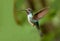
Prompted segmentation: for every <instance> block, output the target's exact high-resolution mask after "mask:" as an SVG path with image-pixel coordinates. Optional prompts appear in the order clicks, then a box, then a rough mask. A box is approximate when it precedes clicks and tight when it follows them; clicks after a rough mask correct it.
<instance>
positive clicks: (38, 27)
mask: <svg viewBox="0 0 60 41" xmlns="http://www.w3.org/2000/svg"><path fill="white" fill-rule="evenodd" d="M35 25H36V28H37V30H38V32H39V34H40V36H43V33H42V31H41V28H40V26H39V23H38V22H35Z"/></svg>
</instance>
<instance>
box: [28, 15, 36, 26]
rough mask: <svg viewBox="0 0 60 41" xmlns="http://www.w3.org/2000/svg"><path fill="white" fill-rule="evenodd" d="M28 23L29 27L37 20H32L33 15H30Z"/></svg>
mask: <svg viewBox="0 0 60 41" xmlns="http://www.w3.org/2000/svg"><path fill="white" fill-rule="evenodd" d="M28 22H29V23H30V24H31V25H34V23H35V22H37V20H34V19H33V15H32V14H28Z"/></svg>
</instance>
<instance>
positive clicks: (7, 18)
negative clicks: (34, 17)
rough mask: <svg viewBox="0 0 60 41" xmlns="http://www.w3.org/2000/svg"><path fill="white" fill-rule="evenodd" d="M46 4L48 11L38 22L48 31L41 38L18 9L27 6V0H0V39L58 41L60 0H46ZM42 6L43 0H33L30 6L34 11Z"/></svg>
mask: <svg viewBox="0 0 60 41" xmlns="http://www.w3.org/2000/svg"><path fill="white" fill-rule="evenodd" d="M46 5H47V6H48V7H50V9H49V12H48V14H47V15H46V16H45V17H44V18H42V19H41V20H40V21H39V23H40V25H41V27H46V28H48V30H47V31H48V33H47V35H46V34H45V36H44V37H43V39H42V38H41V37H40V36H39V34H38V31H37V29H36V28H35V27H32V26H31V25H30V24H29V23H28V21H27V16H26V12H23V11H20V10H21V9H26V8H28V7H29V4H28V2H27V0H0V41H60V0H46ZM44 7H45V5H43V2H41V1H40V2H39V1H38V0H34V7H33V8H32V7H31V8H32V9H33V12H34V13H36V12H37V11H39V10H40V9H42V8H44ZM15 14H16V15H15ZM15 17H17V19H18V20H17V21H16V19H15ZM48 24H49V25H48ZM51 24H52V25H51ZM49 29H50V30H49Z"/></svg>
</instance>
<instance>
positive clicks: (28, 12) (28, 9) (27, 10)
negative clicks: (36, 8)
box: [21, 8, 32, 14]
mask: <svg viewBox="0 0 60 41" xmlns="http://www.w3.org/2000/svg"><path fill="white" fill-rule="evenodd" d="M21 11H26V12H27V14H31V13H32V9H31V8H27V9H25V10H21Z"/></svg>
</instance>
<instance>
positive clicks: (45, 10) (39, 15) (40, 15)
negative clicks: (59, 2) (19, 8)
mask: <svg viewBox="0 0 60 41" xmlns="http://www.w3.org/2000/svg"><path fill="white" fill-rule="evenodd" d="M47 12H48V8H43V9H42V10H40V11H39V12H37V13H36V14H35V15H34V16H33V19H35V20H39V19H41V18H42V17H44V16H45V15H46V14H47Z"/></svg>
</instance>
